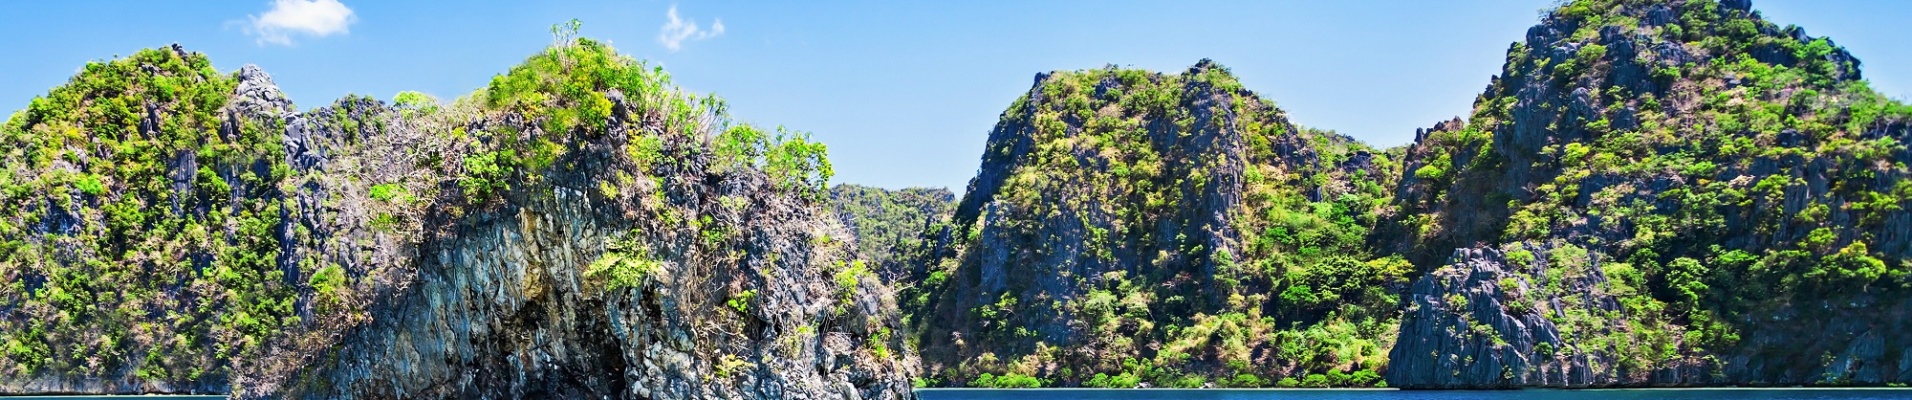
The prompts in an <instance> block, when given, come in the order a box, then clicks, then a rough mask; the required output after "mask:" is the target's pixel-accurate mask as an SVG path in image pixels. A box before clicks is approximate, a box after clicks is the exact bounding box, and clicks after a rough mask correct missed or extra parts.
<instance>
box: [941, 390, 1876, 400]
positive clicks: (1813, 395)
mask: <svg viewBox="0 0 1912 400" xmlns="http://www.w3.org/2000/svg"><path fill="white" fill-rule="evenodd" d="M917 393H920V394H921V395H922V397H923V400H1183V399H1187V400H1277V399H1279V400H1289V399H1292V400H1512V399H1521V400H1526V399H1538V400H1566V399H1616V400H1877V399H1912V390H1903V389H1637V390H1630V389H1615V390H1502V391H1412V390H1309V389H1301V390H1227V389H1196V390H1188V389H1117V390H1106V389H1024V390H988V389H923V390H919V391H918V392H917Z"/></svg>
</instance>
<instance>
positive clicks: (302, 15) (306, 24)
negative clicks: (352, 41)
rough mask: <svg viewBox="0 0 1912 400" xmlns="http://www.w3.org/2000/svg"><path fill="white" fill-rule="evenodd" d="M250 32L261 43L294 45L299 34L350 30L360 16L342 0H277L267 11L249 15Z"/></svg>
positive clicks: (323, 33)
mask: <svg viewBox="0 0 1912 400" xmlns="http://www.w3.org/2000/svg"><path fill="white" fill-rule="evenodd" d="M247 18H249V19H251V21H250V23H248V24H247V26H246V33H247V34H250V35H252V36H254V37H256V38H257V39H258V42H259V44H267V43H271V44H277V45H284V46H290V45H292V37H293V36H295V35H302V36H310V37H326V36H331V35H333V34H345V33H349V31H347V30H346V27H348V26H351V25H352V23H354V22H358V16H357V15H354V14H353V13H352V9H351V8H347V7H345V4H343V3H339V0H273V1H272V9H271V10H266V13H265V14H260V15H249V16H247Z"/></svg>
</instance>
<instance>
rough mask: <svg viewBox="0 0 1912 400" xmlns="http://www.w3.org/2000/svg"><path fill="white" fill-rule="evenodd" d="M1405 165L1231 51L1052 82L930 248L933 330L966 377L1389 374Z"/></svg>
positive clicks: (1046, 81)
mask: <svg viewBox="0 0 1912 400" xmlns="http://www.w3.org/2000/svg"><path fill="white" fill-rule="evenodd" d="M1390 165H1392V164H1391V162H1390V161H1389V158H1388V157H1387V156H1386V155H1384V154H1382V153H1380V152H1378V151H1375V150H1372V149H1369V148H1366V147H1364V146H1361V145H1359V144H1358V143H1353V142H1352V141H1351V140H1348V139H1347V138H1345V137H1342V136H1340V135H1337V134H1334V133H1332V132H1323V131H1315V130H1308V129H1304V128H1301V127H1297V126H1295V125H1293V124H1291V123H1289V122H1288V121H1287V119H1286V117H1285V115H1283V112H1282V111H1280V110H1279V109H1276V108H1274V107H1273V105H1272V104H1271V103H1268V102H1265V101H1264V100H1262V99H1261V98H1259V97H1257V96H1256V95H1255V94H1254V93H1252V92H1249V91H1247V90H1244V89H1242V88H1241V86H1240V84H1239V83H1238V82H1236V80H1235V78H1234V77H1233V76H1232V75H1230V74H1229V72H1228V71H1227V69H1226V68H1223V67H1221V66H1220V65H1218V64H1215V63H1213V62H1210V61H1206V60H1204V61H1203V62H1201V63H1199V64H1197V65H1195V66H1194V67H1192V68H1190V69H1188V70H1187V71H1185V72H1183V73H1181V74H1179V75H1167V74H1158V73H1151V72H1145V71H1137V70H1122V69H1116V68H1113V67H1111V68H1109V69H1103V70H1087V71H1073V72H1055V73H1046V74H1041V75H1038V76H1037V77H1036V80H1035V84H1034V87H1032V88H1031V89H1030V91H1029V93H1028V94H1027V95H1025V96H1023V97H1022V98H1020V99H1018V100H1017V101H1016V102H1015V104H1013V105H1012V106H1010V108H1009V109H1008V110H1007V111H1005V112H1004V113H1003V116H1002V121H1001V122H999V123H998V124H997V126H996V128H995V129H994V130H993V131H992V132H991V133H990V138H989V141H988V144H987V145H986V148H985V149H984V153H983V157H982V166H981V167H980V168H979V172H978V175H977V176H976V178H975V179H974V180H972V181H971V183H970V186H969V190H968V191H967V192H966V193H965V194H964V198H963V200H962V201H961V202H960V203H959V204H958V205H957V207H956V210H955V216H954V219H953V220H952V222H951V223H950V224H949V225H948V226H946V227H941V228H940V229H933V230H932V231H931V232H930V233H929V235H928V236H927V237H926V238H925V239H924V240H925V241H926V242H928V243H929V244H930V245H931V246H932V247H931V250H930V251H929V252H928V254H926V255H924V256H922V257H918V258H916V259H914V260H913V261H912V263H913V264H914V265H917V266H920V268H922V270H921V272H917V273H916V274H915V276H913V277H912V279H911V281H912V282H918V285H917V286H916V288H914V289H913V290H910V291H906V292H904V293H902V296H903V297H902V298H903V299H904V301H905V303H906V306H905V309H906V310H907V311H908V312H909V313H910V317H909V318H910V320H911V324H912V326H914V327H915V328H916V330H915V335H916V336H915V340H916V341H918V343H919V344H920V346H921V348H922V349H923V353H924V354H925V365H926V367H927V368H928V370H929V374H931V375H933V376H935V377H936V378H937V379H939V380H940V381H939V383H941V384H949V385H967V386H1013V387H1023V386H1043V385H1052V386H1076V385H1083V386H1104V387H1134V386H1141V385H1154V386H1183V387H1199V386H1215V385H1230V386H1251V387H1252V386H1269V385H1275V384H1277V383H1278V382H1279V381H1283V380H1284V379H1285V380H1286V382H1279V383H1285V384H1287V385H1291V386H1292V385H1297V384H1299V382H1301V381H1303V380H1308V381H1309V382H1310V385H1316V386H1327V385H1343V386H1357V385H1372V384H1374V383H1376V381H1377V380H1378V375H1376V374H1375V370H1374V369H1375V368H1377V367H1378V366H1379V365H1380V363H1381V357H1380V354H1379V353H1380V352H1381V349H1382V348H1383V346H1385V345H1383V344H1380V343H1386V342H1389V341H1391V339H1386V338H1385V336H1386V335H1388V334H1389V332H1388V330H1389V328H1388V327H1390V326H1392V318H1393V317H1392V316H1391V315H1390V313H1389V312H1388V311H1386V310H1388V309H1391V308H1392V304H1393V303H1394V299H1393V297H1391V294H1389V293H1388V291H1387V289H1383V288H1384V287H1388V286H1389V285H1396V286H1398V285H1402V284H1403V283H1404V282H1401V281H1399V275H1397V274H1399V273H1404V272H1405V267H1404V265H1405V264H1404V263H1401V262H1399V260H1392V259H1385V258H1378V257H1373V258H1371V257H1369V256H1368V255H1367V253H1366V252H1365V248H1364V244H1363V240H1364V238H1365V235H1366V226H1365V225H1363V224H1364V223H1363V222H1361V221H1364V220H1371V218H1372V215H1371V214H1370V212H1369V211H1370V209H1371V208H1372V206H1373V205H1374V204H1377V202H1375V201H1374V200H1375V199H1376V198H1377V197H1376V196H1378V195H1380V194H1381V193H1384V191H1385V190H1384V189H1383V186H1382V183H1384V182H1387V180H1388V179H1389V178H1387V177H1389V176H1392V175H1393V174H1394V171H1393V170H1391V169H1390V168H1391V167H1390ZM1327 255H1335V257H1326V256H1327ZM1284 292H1287V293H1290V294H1284ZM1341 304H1347V305H1349V306H1347V307H1344V308H1341V309H1342V310H1343V311H1339V312H1337V311H1335V309H1336V308H1337V306H1338V305H1341ZM1364 373H1365V374H1364ZM1310 377H1312V378H1310Z"/></svg>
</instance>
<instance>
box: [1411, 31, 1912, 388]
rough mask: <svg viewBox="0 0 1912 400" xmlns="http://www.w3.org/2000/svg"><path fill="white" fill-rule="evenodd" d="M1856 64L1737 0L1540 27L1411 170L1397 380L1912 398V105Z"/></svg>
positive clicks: (1420, 148)
mask: <svg viewBox="0 0 1912 400" xmlns="http://www.w3.org/2000/svg"><path fill="white" fill-rule="evenodd" d="M1858 67H1859V62H1858V60H1857V59H1856V58H1854V57H1853V56H1852V55H1850V54H1848V53H1847V52H1846V51H1845V50H1844V49H1841V48H1839V47H1838V46H1836V45H1834V44H1833V43H1832V42H1831V41H1830V40H1826V39H1824V38H1814V37H1811V36H1808V35H1806V34H1805V31H1804V29H1802V28H1798V27H1790V26H1789V27H1784V28H1782V27H1780V26H1778V25H1775V24H1774V23H1772V22H1769V21H1766V20H1764V19H1763V18H1762V17H1761V16H1760V14H1758V13H1757V12H1754V11H1752V10H1751V6H1750V4H1749V3H1748V2H1746V1H1728V2H1712V1H1703V0H1694V1H1673V2H1654V3H1639V2H1619V1H1574V2H1568V3H1563V4H1561V5H1560V6H1559V8H1557V9H1555V10H1552V12H1550V13H1549V14H1548V15H1547V16H1546V17H1544V18H1543V20H1542V21H1541V24H1540V25H1538V26H1535V27H1534V28H1533V29H1530V30H1529V31H1528V34H1527V38H1526V40H1525V41H1524V42H1521V43H1515V44H1514V45H1513V46H1512V47H1511V48H1510V49H1509V50H1508V60H1507V64H1506V66H1505V68H1504V71H1503V73H1502V74H1501V75H1500V76H1497V77H1495V79H1494V80H1493V81H1492V83H1491V84H1490V85H1489V87H1488V89H1487V91H1486V92H1485V93H1483V94H1482V95H1481V96H1480V97H1479V100H1478V101H1477V102H1476V108H1475V112H1474V114H1473V115H1472V116H1471V117H1470V118H1469V119H1468V120H1466V121H1464V122H1463V121H1461V120H1458V119H1456V120H1454V121H1449V122H1444V123H1441V124H1439V125H1437V126H1436V127H1434V128H1433V129H1431V130H1424V131H1422V132H1420V134H1419V135H1417V136H1419V137H1417V140H1416V143H1415V144H1414V145H1413V147H1412V148H1411V149H1409V150H1408V159H1407V162H1406V163H1407V166H1406V167H1405V170H1406V171H1408V172H1407V173H1406V174H1404V176H1403V180H1402V182H1401V185H1400V187H1399V190H1398V191H1397V196H1396V202H1397V204H1398V206H1399V207H1400V208H1399V211H1398V213H1396V214H1394V218H1393V220H1394V222H1392V223H1389V224H1383V226H1382V227H1381V232H1382V235H1380V236H1379V237H1378V238H1377V242H1379V243H1383V245H1384V246H1390V247H1391V249H1392V250H1393V251H1400V252H1402V253H1403V254H1405V255H1406V256H1407V257H1408V258H1409V259H1410V260H1413V261H1414V262H1415V264H1416V265H1418V266H1421V268H1419V270H1421V271H1426V272H1425V273H1424V275H1423V276H1422V277H1421V278H1420V280H1419V281H1417V283H1416V284H1415V286H1414V287H1415V289H1414V292H1412V293H1411V294H1410V298H1409V301H1408V302H1407V303H1406V307H1407V315H1406V317H1405V318H1404V320H1403V326H1402V330H1401V336H1400V338H1401V339H1400V341H1399V342H1398V343H1397V344H1396V346H1394V348H1393V350H1392V353H1391V356H1390V368H1389V372H1388V383H1389V384H1391V385H1396V386H1400V387H1410V388H1506V387H1589V386H1592V387H1605V386H1698V385H1885V384H1891V383H1903V382H1907V381H1909V380H1912V363H1908V362H1907V360H1912V358H1906V357H1905V356H1903V354H1906V353H1908V352H1909V351H1912V331H1908V330H1906V329H1905V327H1904V321H1906V320H1907V319H1908V318H1907V317H1908V316H1912V313H1908V310H1912V308H1908V307H1909V306H1912V304H1908V303H1909V302H1908V300H1906V299H1907V298H1908V296H1907V293H1908V290H1912V281H1909V280H1908V278H1907V273H1908V270H1912V252H1908V251H1909V250H1912V247H1908V245H1912V243H1908V237H1907V235H1905V234H1904V233H1903V232H1906V228H1907V227H1908V226H1907V225H1906V221H1908V219H1912V215H1909V214H1908V212H1907V211H1906V210H1907V209H1908V208H1907V207H1908V206H1912V203H1908V199H1912V197H1908V195H1912V170H1908V169H1907V168H1906V165H1907V163H1906V162H1905V160H1908V159H1912V151H1908V150H1907V147H1906V146H1905V145H1904V143H1907V139H1912V136H1907V135H1908V134H1912V131H1908V129H1907V126H1908V124H1909V122H1908V121H1912V108H1907V107H1906V106H1905V105H1903V104H1900V103H1898V102H1896V101H1893V100H1889V99H1886V98H1885V97H1884V96H1883V95H1881V94H1879V93H1877V92H1874V91H1872V90H1871V89H1869V88H1867V87H1866V86H1865V84H1864V82H1863V81H1861V80H1859V78H1860V73H1859V69H1858ZM1389 243H1392V244H1391V245H1389ZM1456 249H1459V250H1456ZM1515 254H1520V255H1521V256H1520V257H1518V258H1520V259H1522V260H1523V261H1521V262H1510V259H1511V258H1516V257H1515V256H1514V255H1515ZM1563 259H1566V260H1578V261H1574V262H1571V263H1568V265H1562V263H1561V261H1562V260H1563ZM1558 273H1565V274H1566V275H1565V276H1564V277H1556V276H1551V275H1552V274H1558ZM1513 286H1518V287H1513ZM1536 288H1538V289H1536ZM1516 305H1518V306H1516Z"/></svg>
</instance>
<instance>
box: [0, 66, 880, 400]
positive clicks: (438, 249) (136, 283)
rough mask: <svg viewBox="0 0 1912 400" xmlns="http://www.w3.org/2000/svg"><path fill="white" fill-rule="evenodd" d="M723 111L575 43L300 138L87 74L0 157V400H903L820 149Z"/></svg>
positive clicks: (364, 105)
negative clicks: (176, 399)
mask: <svg viewBox="0 0 1912 400" xmlns="http://www.w3.org/2000/svg"><path fill="white" fill-rule="evenodd" d="M723 108H724V107H723V105H722V103H721V102H720V101H718V100H716V99H715V98H712V97H696V96H693V95H690V94H686V93H683V92H681V91H680V90H679V89H676V88H675V87H674V86H672V85H671V84H670V81H669V77H668V76H667V75H664V74H663V73H662V71H661V70H655V69H651V68H649V67H647V66H645V65H643V64H642V63H641V62H638V61H636V60H633V59H630V58H628V57H625V56H621V55H618V54H617V53H615V52H614V51H612V50H611V49H610V48H609V47H608V46H606V45H603V44H601V43H599V42H595V41H591V40H588V39H576V38H567V40H566V41H565V42H564V43H563V44H561V45H557V46H554V47H552V48H550V49H547V50H546V51H544V52H541V53H540V54H537V55H535V56H533V57H531V58H530V59H528V60H527V61H526V63H525V64H524V65H521V66H519V67H516V68H514V69H513V70H512V71H510V72H509V73H507V74H501V75H499V76H498V77H497V78H496V79H494V80H493V82H492V83H491V85H490V86H489V87H487V88H486V89H484V90H481V91H479V92H478V93H475V94H473V95H472V96H469V97H467V98H463V99H459V100H457V101H455V102H450V103H443V104H441V103H440V102H438V101H436V100H433V99H430V98H428V97H425V96H421V95H418V94H415V93H407V94H401V95H400V96H399V98H398V99H397V102H396V103H394V104H386V103H382V102H379V101H376V100H372V99H366V98H358V97H351V98H347V99H343V100H340V101H339V102H337V103H336V104H333V105H330V106H327V107H321V108H317V109H314V110H310V111H306V112H302V113H301V112H295V111H294V110H293V108H292V107H291V105H290V102H288V101H286V100H285V99H284V96H283V95H281V94H279V92H278V90H277V88H276V87H275V86H273V85H272V83H271V80H270V78H269V77H266V76H265V74H264V73H263V72H262V71H259V70H257V69H256V68H252V67H247V68H244V69H242V70H241V71H240V72H239V73H235V74H230V75H225V74H218V73H215V72H212V71H211V69H210V67H209V64H208V63H205V62H204V58H203V56H199V55H197V54H192V53H186V52H184V51H183V50H180V49H178V48H174V49H171V50H170V51H165V50H162V51H149V52H142V53H140V54H139V55H137V56H135V57H134V58H131V59H127V60H116V61H113V62H110V63H102V64H99V65H94V66H89V67H88V68H87V70H86V71H85V72H83V73H82V75H81V76H79V77H76V78H75V83H73V84H70V85H69V86H68V87H63V88H59V89H56V90H55V91H54V92H52V93H51V94H50V95H49V96H48V97H47V98H45V99H42V100H35V102H34V106H33V107H32V109H31V110H30V111H29V112H26V113H25V114H24V116H21V115H16V117H15V118H13V119H12V120H10V122H9V123H8V124H7V125H6V129H5V130H4V133H6V135H5V136H4V138H5V139H6V140H8V141H9V143H17V144H22V145H25V144H32V148H33V149H36V150H33V151H29V152H20V151H15V152H13V153H11V154H8V155H7V156H8V157H9V160H10V161H9V162H8V163H7V165H8V166H9V168H7V174H5V175H4V176H5V178H0V181H4V182H6V183H7V184H8V185H9V186H10V187H11V186H21V187H23V188H24V189H23V190H8V191H5V192H6V193H7V194H6V195H7V196H10V197H9V199H16V200H18V199H45V200H47V201H44V202H19V201H12V200H10V201H8V202H7V204H9V205H13V204H44V205H45V206H31V207H19V206H8V207H0V211H5V213H4V215H7V216H9V217H11V218H9V219H7V220H6V221H8V223H7V224H0V238H4V239H6V241H5V243H7V244H6V245H5V246H4V247H0V249H3V250H4V251H0V255H4V256H5V257H6V260H7V261H6V262H5V263H0V277H4V278H5V279H6V282H7V283H8V286H6V287H5V288H4V289H0V342H3V343H6V344H7V345H8V347H7V350H8V351H7V353H6V354H5V356H6V357H4V358H0V371H5V373H0V393H10V394H12V393H152V392H192V393H231V394H232V395H233V396H235V397H240V398H421V397H422V398H453V397H456V398H524V397H589V398H608V397H617V398H799V399H819V398H828V399H839V398H855V399H908V398H914V395H913V394H912V393H911V390H910V380H911V378H912V377H913V376H914V372H913V371H914V370H915V368H916V367H915V364H916V362H915V361H914V357H915V356H914V355H913V354H912V352H911V351H910V349H909V348H908V347H907V346H904V344H903V341H902V335H901V334H900V332H901V328H902V327H901V325H900V321H899V319H898V313H897V312H896V305H895V304H893V303H892V302H891V300H889V299H890V295H889V289H888V288H887V286H886V285H885V284H884V283H883V282H882V281H881V280H880V279H877V278H876V276H875V275H874V273H872V272H871V271H869V270H868V269H867V268H866V267H865V266H864V263H861V262H856V260H855V259H854V255H855V253H856V252H855V251H854V249H852V248H851V247H850V246H851V243H850V242H849V241H848V238H850V237H851V234H850V233H849V232H848V231H847V230H846V229H845V228H844V227H843V226H842V225H841V224H840V223H839V221H838V220H837V219H836V218H835V217H834V215H832V214H831V213H829V212H828V210H827V209H826V208H825V202H824V200H825V196H826V193H825V187H824V186H823V184H824V182H827V180H828V179H829V172H828V171H829V167H828V161H827V160H826V159H825V155H824V148H823V146H822V145H821V144H818V143H815V142H812V141H809V140H808V138H807V135H803V134H801V133H797V132H787V131H781V130H780V131H776V132H769V131H764V130H760V129H757V128H755V127H751V126H748V125H742V124H731V123H730V122H729V119H728V117H727V116H726V115H724V113H723V111H722V110H723ZM122 115H124V116H125V118H124V119H121V118H120V116H122ZM121 121H124V122H125V123H124V124H121ZM55 139H57V140H55ZM48 146H50V147H48ZM59 146H66V148H64V149H62V148H60V147H59ZM14 147H24V146H14ZM47 148H50V149H52V150H54V151H42V150H38V149H47ZM101 159H106V160H111V161H112V163H99V162H98V161H96V160H101ZM15 161H19V162H15ZM89 164H95V165H100V164H103V165H104V166H110V167H112V168H105V167H99V168H94V167H90V166H89ZM20 177H27V178H31V179H26V180H22V179H20ZM60 187H70V188H76V189H73V190H71V191H66V190H53V189H55V188H60ZM20 222H27V223H25V224H21V223H20ZM53 255H58V256H53ZM126 266H139V267H143V268H130V269H129V268H126ZM111 289H119V290H118V291H117V292H116V291H114V290H111Z"/></svg>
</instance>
